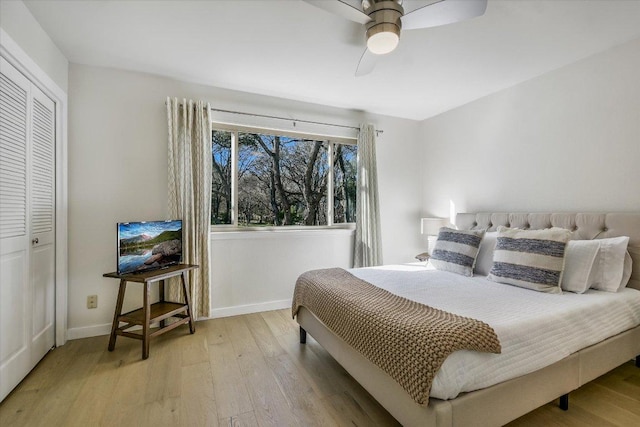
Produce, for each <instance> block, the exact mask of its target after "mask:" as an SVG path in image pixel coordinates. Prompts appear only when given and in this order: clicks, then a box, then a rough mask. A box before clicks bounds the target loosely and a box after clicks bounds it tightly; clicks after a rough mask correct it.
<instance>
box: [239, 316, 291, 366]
mask: <svg viewBox="0 0 640 427" xmlns="http://www.w3.org/2000/svg"><path fill="white" fill-rule="evenodd" d="M245 319H246V323H247V326H248V327H249V331H250V332H251V335H252V336H253V338H254V340H255V342H256V344H257V345H258V347H259V348H260V350H261V351H262V354H263V355H264V356H265V357H273V356H278V355H280V354H283V353H284V349H283V348H282V347H281V346H280V344H279V343H278V340H277V339H276V337H275V336H274V335H273V333H272V332H271V329H270V328H269V326H268V325H267V322H265V321H264V318H263V317H262V316H261V315H260V314H258V313H255V314H248V315H246V316H245Z"/></svg>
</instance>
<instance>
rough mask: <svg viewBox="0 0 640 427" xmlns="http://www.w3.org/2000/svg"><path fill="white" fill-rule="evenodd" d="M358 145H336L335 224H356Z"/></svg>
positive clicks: (334, 182)
mask: <svg viewBox="0 0 640 427" xmlns="http://www.w3.org/2000/svg"><path fill="white" fill-rule="evenodd" d="M357 154H358V147H357V146H356V145H345V144H335V145H334V159H333V212H334V214H333V222H334V224H341V223H345V222H356V174H357V170H358V168H357V166H356V158H357Z"/></svg>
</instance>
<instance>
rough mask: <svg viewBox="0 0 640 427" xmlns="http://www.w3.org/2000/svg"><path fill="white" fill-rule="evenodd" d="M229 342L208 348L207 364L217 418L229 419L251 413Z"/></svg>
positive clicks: (234, 353)
mask: <svg viewBox="0 0 640 427" xmlns="http://www.w3.org/2000/svg"><path fill="white" fill-rule="evenodd" d="M237 359H238V357H237V356H236V352H235V351H234V349H233V345H232V344H231V342H226V343H222V344H215V345H212V346H209V364H210V366H211V374H212V376H213V393H214V396H215V401H216V410H217V412H218V416H219V417H220V418H222V419H227V418H231V417H234V416H238V415H240V414H244V413H245V412H250V411H253V406H252V404H251V399H249V396H248V391H247V388H246V386H245V384H244V380H243V379H242V373H241V372H240V367H239V366H238V360H237Z"/></svg>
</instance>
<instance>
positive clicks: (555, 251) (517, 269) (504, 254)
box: [487, 227, 571, 293]
mask: <svg viewBox="0 0 640 427" xmlns="http://www.w3.org/2000/svg"><path fill="white" fill-rule="evenodd" d="M570 237H571V231H569V230H566V229H564V228H558V227H553V228H547V229H544V230H519V229H517V228H507V227H499V228H498V242H497V243H496V248H495V251H494V252H493V266H492V267H491V271H490V272H489V275H488V276H487V278H488V279H489V280H493V281H494V282H499V283H506V284H509V285H514V286H519V287H521V288H527V289H532V290H534V291H540V292H549V293H562V291H561V290H560V279H561V278H562V270H563V268H564V253H565V246H566V244H567V241H569V238H570Z"/></svg>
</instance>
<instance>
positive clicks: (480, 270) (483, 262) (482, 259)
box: [473, 231, 498, 276]
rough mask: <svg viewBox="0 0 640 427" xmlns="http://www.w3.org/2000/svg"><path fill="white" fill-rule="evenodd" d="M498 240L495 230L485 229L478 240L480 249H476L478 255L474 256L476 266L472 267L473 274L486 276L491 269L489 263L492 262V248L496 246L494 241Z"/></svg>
mask: <svg viewBox="0 0 640 427" xmlns="http://www.w3.org/2000/svg"><path fill="white" fill-rule="evenodd" d="M497 240H498V232H497V231H487V232H486V233H484V236H482V241H481V242H480V250H479V251H478V257H477V258H476V266H475V267H474V269H473V272H474V274H478V275H480V276H486V275H487V274H489V271H491V265H492V264H493V250H494V249H495V248H496V242H497Z"/></svg>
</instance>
